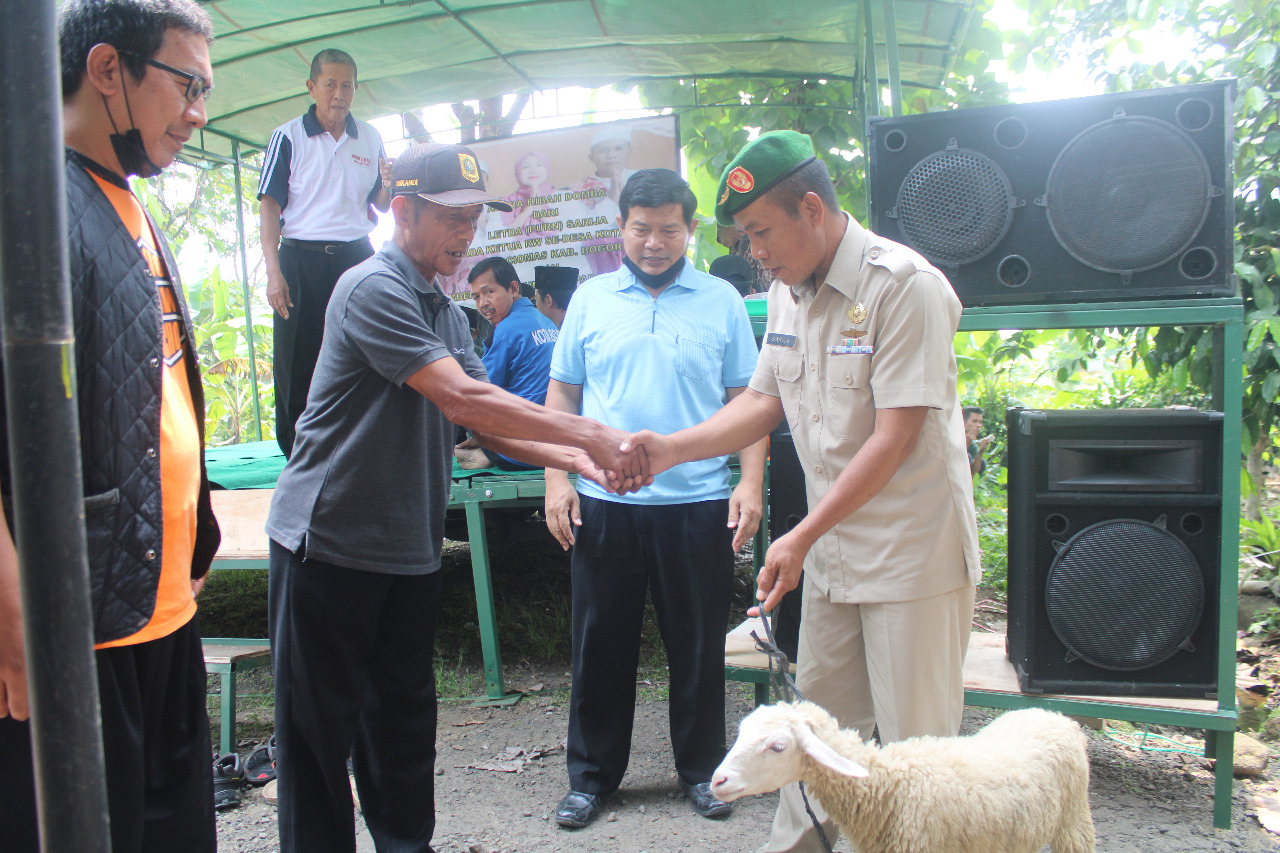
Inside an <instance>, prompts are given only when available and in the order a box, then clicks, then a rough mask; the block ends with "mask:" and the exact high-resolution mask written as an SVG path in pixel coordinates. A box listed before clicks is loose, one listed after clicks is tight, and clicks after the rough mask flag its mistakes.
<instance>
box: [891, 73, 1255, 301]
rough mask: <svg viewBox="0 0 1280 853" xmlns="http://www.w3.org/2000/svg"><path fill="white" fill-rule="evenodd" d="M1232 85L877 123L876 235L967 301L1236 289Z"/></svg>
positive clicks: (1169, 294)
mask: <svg viewBox="0 0 1280 853" xmlns="http://www.w3.org/2000/svg"><path fill="white" fill-rule="evenodd" d="M1233 98H1234V81H1231V80H1222V81H1218V82H1213V83H1202V84H1198V85H1194V86H1177V87H1171V88H1167V89H1153V90H1147V91H1139V92H1122V93H1117V94H1110V95H1098V96H1094V97H1089V98H1073V99H1069V100H1062V101H1048V102H1042V103H1035V104H1009V105H1004V106H996V107H982V108H978V109H972V110H951V111H947V112H939V113H928V114H925V115H914V116H902V117H897V118H883V117H881V118H872V119H870V120H869V122H868V129H867V139H868V148H869V158H868V182H869V185H870V188H871V192H870V197H871V206H870V217H871V230H873V231H875V232H876V233H877V234H880V235H882V236H884V237H888V238H889V239H891V240H896V241H898V242H901V243H905V244H906V245H908V246H910V247H912V248H913V249H915V250H916V251H918V252H920V254H922V255H924V256H925V257H926V258H928V259H929V260H930V261H931V262H932V263H933V264H934V265H935V266H937V267H938V268H939V269H941V270H942V271H943V272H944V273H945V274H946V275H947V277H948V279H950V281H951V285H952V287H954V288H955V291H956V295H957V296H959V297H960V301H961V302H962V303H963V304H964V305H966V306H968V305H996V304H1010V303H1028V302H1088V301H1110V300H1114V299H1118V298H1119V299H1123V298H1129V299H1136V298H1154V297H1196V296H1230V295H1232V294H1234V293H1235V289H1236V279H1235V274H1234V272H1233V260H1232V254H1231V252H1232V249H1231V245H1232V244H1231V239H1232V223H1233V205H1232V198H1231V181H1232V157H1231V138H1232V133H1233V131H1234V126H1233V125H1234V121H1233V116H1232V102H1233Z"/></svg>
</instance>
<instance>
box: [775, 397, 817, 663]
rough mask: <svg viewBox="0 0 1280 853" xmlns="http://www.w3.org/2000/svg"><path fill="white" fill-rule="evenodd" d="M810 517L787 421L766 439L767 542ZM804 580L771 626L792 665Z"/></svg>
mask: <svg viewBox="0 0 1280 853" xmlns="http://www.w3.org/2000/svg"><path fill="white" fill-rule="evenodd" d="M808 513H809V496H808V493H807V492H806V491H805V485H804V470H803V469H802V468H801V467H800V459H799V458H798V457H797V456H796V445H795V442H794V441H792V440H791V430H790V429H789V428H788V427H787V421H786V419H783V421H782V423H781V424H780V425H779V426H778V428H777V429H775V430H774V431H773V434H772V436H770V438H769V541H770V542H772V541H773V540H775V539H777V538H778V537H780V536H783V535H785V534H787V533H790V532H791V530H792V528H794V527H795V526H796V525H797V524H799V523H800V521H801V520H802V519H803V518H804V517H805V516H806V515H808ZM803 591H804V576H803V575H802V576H801V577H800V585H799V586H797V587H796V588H795V589H793V590H791V592H788V593H787V594H786V595H784V596H783V597H782V603H781V604H779V605H778V618H777V621H776V622H775V623H774V639H775V640H777V641H778V648H779V649H781V650H782V651H784V652H786V655H787V659H788V660H790V661H791V662H792V663H794V662H795V659H796V650H797V648H798V647H799V644H800V601H801V597H802V594H803Z"/></svg>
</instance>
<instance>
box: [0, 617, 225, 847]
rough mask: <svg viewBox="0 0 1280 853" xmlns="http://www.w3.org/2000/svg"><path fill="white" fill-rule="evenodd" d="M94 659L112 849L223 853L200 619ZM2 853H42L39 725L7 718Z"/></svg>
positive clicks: (0, 793)
mask: <svg viewBox="0 0 1280 853" xmlns="http://www.w3.org/2000/svg"><path fill="white" fill-rule="evenodd" d="M94 655H95V658H96V661H97V670H98V696H99V704H100V706H101V713H102V741H103V753H104V755H103V758H104V760H105V763H106V772H107V779H106V782H107V807H108V811H109V814H110V818H111V849H112V850H113V851H115V853H144V851H145V853H187V851H192V853H213V851H214V850H216V849H217V836H216V833H215V829H214V821H213V758H212V751H211V750H212V747H211V746H210V744H209V716H208V713H207V711H206V710H205V688H206V682H205V669H204V653H203V651H202V650H201V647H200V629H199V627H198V626H197V625H196V620H195V619H192V620H191V621H190V622H188V623H187V624H186V625H184V626H183V627H181V628H179V629H178V630H177V631H175V632H174V633H172V634H170V635H169V636H167V637H162V638H160V639H158V640H152V641H150V642H146V643H140V644H138V645H134V646H120V647H117V648H111V649H102V650H100V651H98V652H95V653H94ZM67 793H68V795H73V792H67ZM0 849H3V850H4V851H5V853H39V850H40V847H39V843H38V839H37V829H36V801H35V775H34V773H33V769H32V757H31V726H30V724H28V723H25V722H22V723H19V722H17V721H15V720H13V719H10V718H8V717H6V718H4V719H0Z"/></svg>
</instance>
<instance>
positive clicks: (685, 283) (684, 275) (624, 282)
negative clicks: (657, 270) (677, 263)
mask: <svg viewBox="0 0 1280 853" xmlns="http://www.w3.org/2000/svg"><path fill="white" fill-rule="evenodd" d="M699 283H700V280H699V278H698V276H697V275H696V270H694V268H693V261H691V260H689V258H688V257H687V256H686V257H685V259H684V269H682V270H680V272H679V273H678V274H677V275H676V277H675V278H674V279H672V281H671V283H670V284H668V285H667V287H666V288H663V290H664V291H665V290H666V289H668V288H672V287H677V286H679V287H684V288H688V289H689V290H694V289H696V288H697V286H698V284H699ZM628 287H638V288H640V289H641V290H643V291H644V292H645V293H648V292H649V290H648V288H646V287H645V286H644V285H643V284H641V283H640V280H639V279H638V278H636V277H635V275H633V274H632V272H631V270H629V269H627V267H626V265H625V264H624V265H622V266H620V267H618V279H617V281H615V282H614V284H613V289H614V290H617V291H623V290H626V289H627V288H628Z"/></svg>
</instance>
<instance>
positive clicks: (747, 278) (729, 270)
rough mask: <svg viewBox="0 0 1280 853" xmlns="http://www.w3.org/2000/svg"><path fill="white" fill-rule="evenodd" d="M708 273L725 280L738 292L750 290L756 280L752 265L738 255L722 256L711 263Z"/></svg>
mask: <svg viewBox="0 0 1280 853" xmlns="http://www.w3.org/2000/svg"><path fill="white" fill-rule="evenodd" d="M707 272H709V273H711V274H712V275H713V276H715V277H716V278H722V279H724V280H725V281H727V282H729V283H730V284H732V285H733V286H734V287H736V288H738V290H742V289H743V288H746V289H747V290H750V289H751V285H752V284H754V283H755V280H756V274H755V270H753V269H751V264H750V263H748V262H747V260H746V258H741V257H739V256H737V255H721V256H720V257H718V258H716V259H715V260H714V261H712V262H711V267H710V268H709V269H708V270H707Z"/></svg>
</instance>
